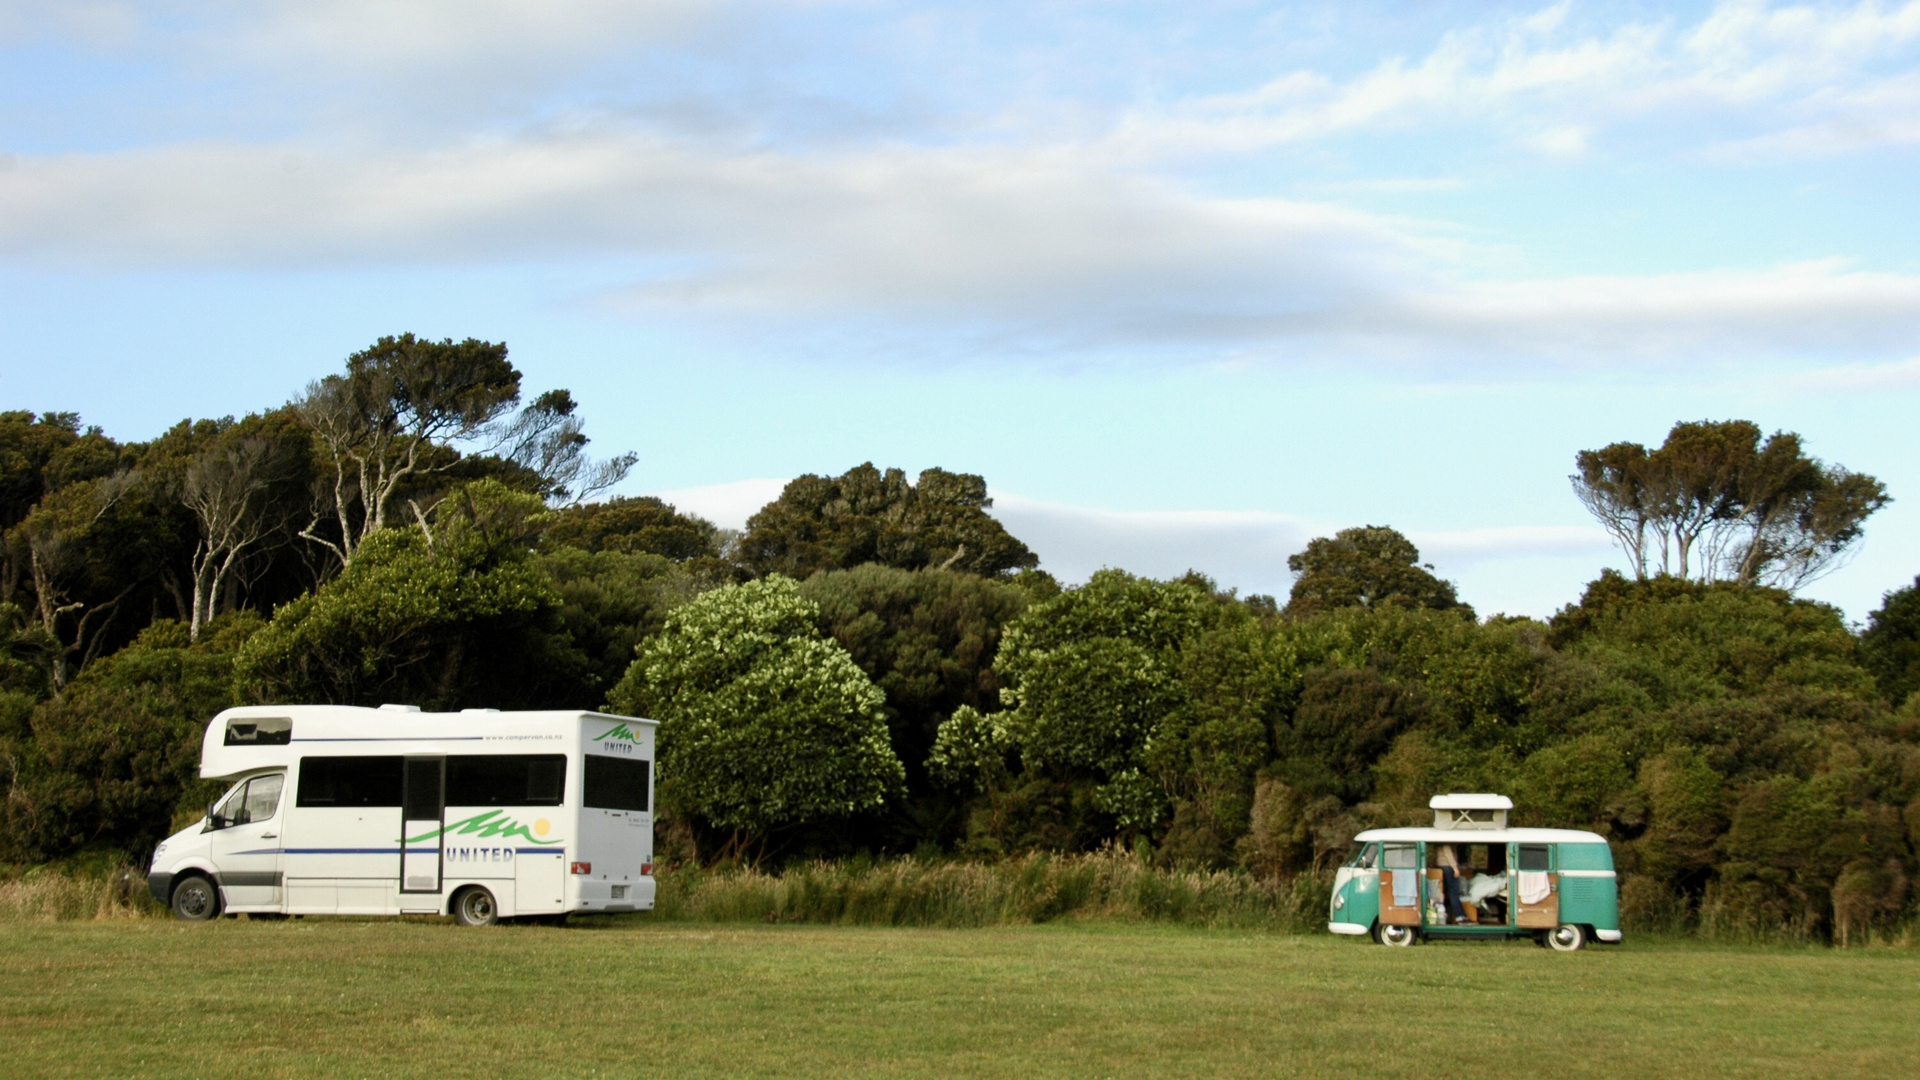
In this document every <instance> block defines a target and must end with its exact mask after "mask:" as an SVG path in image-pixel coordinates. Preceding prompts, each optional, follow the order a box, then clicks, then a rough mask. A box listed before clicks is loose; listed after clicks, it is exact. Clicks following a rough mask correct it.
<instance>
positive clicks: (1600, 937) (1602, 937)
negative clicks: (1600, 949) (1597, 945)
mask: <svg viewBox="0 0 1920 1080" xmlns="http://www.w3.org/2000/svg"><path fill="white" fill-rule="evenodd" d="M1625 937H1626V935H1625V934H1623V933H1621V932H1620V931H1618V930H1595V931H1594V932H1593V940H1595V941H1604V942H1606V943H1607V944H1609V945H1618V944H1620V942H1621V940H1622V939H1624V938H1625Z"/></svg>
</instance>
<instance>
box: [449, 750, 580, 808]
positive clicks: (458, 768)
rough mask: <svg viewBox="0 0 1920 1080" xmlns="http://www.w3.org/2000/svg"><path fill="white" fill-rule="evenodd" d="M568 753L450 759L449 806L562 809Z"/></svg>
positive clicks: (478, 755)
mask: <svg viewBox="0 0 1920 1080" xmlns="http://www.w3.org/2000/svg"><path fill="white" fill-rule="evenodd" d="M566 782H567V757H566V755H565V754H474V755H470V756H462V757H450V758H448V759H447V805H448V806H559V805H560V795H561V793H562V792H563V791H565V790H566Z"/></svg>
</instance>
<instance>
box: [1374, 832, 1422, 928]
mask: <svg viewBox="0 0 1920 1080" xmlns="http://www.w3.org/2000/svg"><path fill="white" fill-rule="evenodd" d="M1424 876H1425V874H1424V872H1423V871H1422V870H1421V869H1420V849H1419V848H1418V847H1416V846H1414V845H1413V844H1382V845H1381V850H1380V925H1382V926H1419V925H1420V905H1421V903H1422V901H1423V900H1424V899H1425V892H1426V891H1425V890H1424V889H1422V888H1421V884H1422V878H1423V877H1424Z"/></svg>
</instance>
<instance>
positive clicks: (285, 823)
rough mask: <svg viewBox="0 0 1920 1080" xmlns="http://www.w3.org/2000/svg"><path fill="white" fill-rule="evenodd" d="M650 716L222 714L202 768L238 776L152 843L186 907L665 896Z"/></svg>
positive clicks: (268, 909)
mask: <svg viewBox="0 0 1920 1080" xmlns="http://www.w3.org/2000/svg"><path fill="white" fill-rule="evenodd" d="M655 726H656V725H655V724H654V722H653V721H652V720H639V719H635V718H633V717H627V716H606V715H602V714H600V713H591V712H578V711H574V712H499V711H497V710H494V709H468V710H465V711H463V712H458V713H423V712H421V711H420V710H418V709H416V708H414V707H412V706H397V705H383V706H381V707H380V708H378V709H365V708H354V707H349V706H336V705H294V706H285V705H280V706H254V707H248V708H240V709H228V710H227V711H226V712H223V713H221V714H220V715H219V716H216V717H214V718H213V721H212V723H210V724H208V725H207V732H206V736H205V738H204V740H203V742H202V744H201V749H200V775H201V776H202V777H204V778H206V779H209V780H226V781H229V782H230V783H231V785H232V786H231V787H229V788H228V789H227V792H226V794H224V795H222V796H221V797H220V799H219V800H218V801H216V802H215V803H214V804H213V805H211V806H209V807H208V808H207V816H206V817H204V818H202V819H201V820H199V821H196V822H194V823H193V824H192V825H190V826H188V827H187V828H185V829H183V830H181V831H180V832H177V833H175V834H174V835H172V836H169V837H167V839H166V840H165V841H164V842H163V843H161V844H160V846H159V847H158V848H156V849H154V853H153V865H152V868H151V870H150V871H149V872H148V874H147V886H148V888H149V889H150V890H151V891H152V892H153V897H154V899H156V900H158V901H160V902H161V903H163V904H166V905H168V906H170V907H172V908H173V911H174V914H175V915H177V916H179V917H180V918H182V919H187V920H193V921H197V920H202V919H211V918H214V917H215V916H218V915H220V914H222V913H225V914H240V913H247V914H249V915H254V916H268V917H272V916H282V915H402V914H416V913H417V914H429V915H452V916H453V917H454V918H455V919H457V920H459V921H460V922H462V923H466V924H468V925H484V924H487V923H491V922H494V921H495V920H497V919H504V918H516V917H518V918H525V917H537V916H545V917H556V916H564V915H566V914H567V913H568V912H606V911H644V910H647V909H649V908H651V907H653V898H654V881H653V865H652V864H653V736H654V728H655Z"/></svg>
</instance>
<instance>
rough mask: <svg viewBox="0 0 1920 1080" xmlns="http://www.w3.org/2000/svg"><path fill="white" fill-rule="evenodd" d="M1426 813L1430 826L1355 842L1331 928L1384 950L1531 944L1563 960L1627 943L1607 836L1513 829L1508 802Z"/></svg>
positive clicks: (1458, 802)
mask: <svg viewBox="0 0 1920 1080" xmlns="http://www.w3.org/2000/svg"><path fill="white" fill-rule="evenodd" d="M1429 805H1430V806H1431V807H1432V808H1433V811H1434V825H1433V828H1430V829H1418V828H1416V829H1371V830H1369V831H1367V832H1363V833H1361V834H1360V835H1359V836H1357V837H1355V838H1354V850H1353V855H1352V857H1351V858H1349V859H1348V860H1347V864H1346V865H1345V866H1343V867H1341V868H1340V871H1339V873H1338V875H1337V876H1336V877H1335V879H1334V885H1333V898H1332V901H1331V906H1330V910H1329V911H1328V914H1327V929H1328V930H1331V931H1332V932H1334V933H1336V934H1354V935H1360V934H1366V935H1371V936H1372V938H1373V939H1374V940H1375V941H1378V942H1380V943H1381V944H1384V945H1411V944H1413V943H1414V942H1416V941H1419V940H1421V939H1423V938H1473V937H1517V936H1529V937H1532V938H1533V939H1534V940H1535V941H1537V942H1539V943H1540V944H1542V945H1548V946H1551V947H1552V948H1554V949H1557V950H1559V951H1562V952H1572V951H1574V950H1576V949H1579V948H1581V947H1583V946H1585V945H1586V944H1587V942H1589V941H1599V942H1604V943H1608V944H1617V943H1618V942H1619V941H1620V940H1621V939H1622V935H1621V933H1620V903H1619V893H1618V890H1617V888H1616V886H1615V880H1614V872H1613V852H1612V850H1611V849H1610V848H1608V847H1607V841H1606V838H1605V837H1603V836H1600V835H1599V834H1597V833H1590V832H1580V831H1577V830H1573V829H1510V828H1508V827H1507V812H1508V811H1509V810H1511V809H1512V808H1513V802H1512V800H1510V799H1508V798H1506V797H1505V796H1502V795H1437V796H1435V797H1434V798H1433V800H1432V801H1431V803H1429ZM1449 882H1451V883H1452V897H1451V899H1450V898H1449V895H1448V892H1449V888H1448V886H1449Z"/></svg>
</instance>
